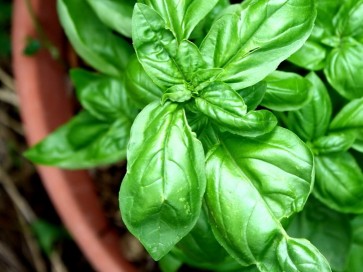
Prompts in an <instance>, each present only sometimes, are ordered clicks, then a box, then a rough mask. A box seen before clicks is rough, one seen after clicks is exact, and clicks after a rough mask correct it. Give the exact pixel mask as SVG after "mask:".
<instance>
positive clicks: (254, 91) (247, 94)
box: [238, 81, 267, 111]
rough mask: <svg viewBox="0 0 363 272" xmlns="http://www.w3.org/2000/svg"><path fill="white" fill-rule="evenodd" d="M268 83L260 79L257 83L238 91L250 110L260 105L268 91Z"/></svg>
mask: <svg viewBox="0 0 363 272" xmlns="http://www.w3.org/2000/svg"><path fill="white" fill-rule="evenodd" d="M266 88H267V83H266V81H260V82H258V83H256V84H255V85H252V86H250V87H247V88H244V89H242V90H240V91H238V93H239V94H240V96H242V97H243V100H244V101H245V103H246V105H247V108H248V111H251V110H255V109H256V108H257V106H258V105H260V103H261V101H262V99H263V97H264V95H265V93H266Z"/></svg>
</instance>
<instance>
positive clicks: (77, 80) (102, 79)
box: [71, 69, 137, 123]
mask: <svg viewBox="0 0 363 272" xmlns="http://www.w3.org/2000/svg"><path fill="white" fill-rule="evenodd" d="M71 77H72V81H73V82H74V84H75V86H76V91H77V96H78V99H79V100H80V102H81V104H82V106H83V107H84V108H85V109H87V111H89V112H90V113H91V114H92V115H93V116H95V117H96V118H97V119H100V120H104V121H106V122H112V121H115V120H117V119H122V118H127V119H129V121H130V123H132V122H133V120H134V119H135V117H136V115H137V110H136V109H135V107H134V106H133V104H132V103H131V101H130V99H129V98H128V96H127V94H126V90H125V86H124V82H123V81H124V80H123V79H120V78H113V77H109V76H105V75H100V74H95V73H91V72H87V71H85V70H82V69H74V70H72V71H71Z"/></svg>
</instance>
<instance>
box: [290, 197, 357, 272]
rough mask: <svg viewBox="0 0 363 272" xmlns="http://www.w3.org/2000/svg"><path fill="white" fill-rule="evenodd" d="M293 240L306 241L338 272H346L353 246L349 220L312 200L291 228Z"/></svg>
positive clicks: (310, 199)
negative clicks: (351, 244)
mask: <svg viewBox="0 0 363 272" xmlns="http://www.w3.org/2000/svg"><path fill="white" fill-rule="evenodd" d="M288 233H289V234H290V235H291V236H293V237H299V238H306V239H308V240H309V241H310V242H311V243H312V244H314V245H315V246H316V247H317V248H318V249H319V250H320V252H321V253H322V254H323V255H324V256H325V257H326V258H327V260H328V261H329V263H330V265H331V267H332V269H333V270H334V271H344V267H345V264H346V261H347V257H348V252H349V248H350V243H351V231H350V224H349V217H348V216H347V215H344V214H341V213H338V212H335V211H333V210H330V209H329V208H327V207H326V206H325V205H322V204H321V203H320V202H318V201H317V200H315V199H312V198H309V201H308V202H307V204H306V205H305V207H304V210H303V211H302V212H301V213H299V214H298V215H297V216H296V217H295V218H294V220H293V221H292V223H291V224H290V225H289V228H288Z"/></svg>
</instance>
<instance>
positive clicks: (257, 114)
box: [195, 82, 277, 137]
mask: <svg viewBox="0 0 363 272" xmlns="http://www.w3.org/2000/svg"><path fill="white" fill-rule="evenodd" d="M195 105H196V108H197V109H198V110H199V111H200V112H201V113H203V114H205V115H206V116H208V117H209V118H210V119H211V120H213V121H214V122H216V123H217V124H218V125H219V126H220V129H221V130H222V131H229V132H232V133H235V134H239V135H242V136H250V137H255V136H258V135H262V134H264V133H268V132H270V131H271V130H272V129H273V128H274V127H275V126H276V124H277V120H276V118H275V116H274V115H273V114H272V113H271V112H269V111H262V110H261V111H251V112H249V113H248V114H247V106H246V105H245V103H244V101H243V99H242V97H241V96H240V95H239V94H238V93H237V92H235V91H234V90H233V89H232V88H231V87H229V86H228V85H227V84H225V83H223V82H212V83H211V84H209V85H208V86H207V87H206V88H205V89H203V90H202V91H201V93H200V96H199V97H196V98H195Z"/></svg>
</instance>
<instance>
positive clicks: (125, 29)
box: [87, 0, 136, 38]
mask: <svg viewBox="0 0 363 272" xmlns="http://www.w3.org/2000/svg"><path fill="white" fill-rule="evenodd" d="M87 2H88V3H89V4H90V6H91V7H92V8H93V11H94V12H95V13H96V14H97V16H98V17H99V18H100V20H101V21H102V22H103V23H104V24H105V25H107V26H108V27H110V28H111V29H113V30H116V31H117V32H118V33H120V34H122V35H125V36H127V37H130V38H131V25H132V21H131V18H132V11H133V8H134V4H135V2H136V1H129V0H87Z"/></svg>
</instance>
